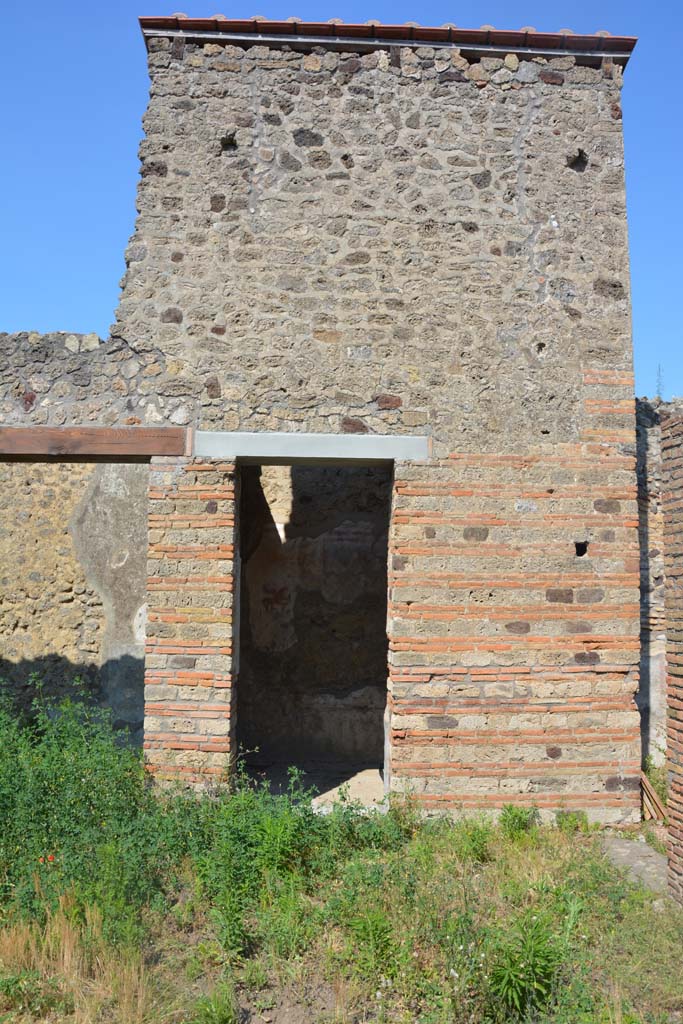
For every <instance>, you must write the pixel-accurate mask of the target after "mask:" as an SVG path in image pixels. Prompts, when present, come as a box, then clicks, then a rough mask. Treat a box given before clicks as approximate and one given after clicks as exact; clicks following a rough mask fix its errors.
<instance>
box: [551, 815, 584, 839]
mask: <svg viewBox="0 0 683 1024" xmlns="http://www.w3.org/2000/svg"><path fill="white" fill-rule="evenodd" d="M555 822H556V824H557V827H558V828H559V830H560V831H561V832H564V833H565V835H573V834H574V833H575V832H583V833H584V834H586V833H588V832H590V822H589V821H588V815H587V814H586V812H585V811H557V813H556V814H555Z"/></svg>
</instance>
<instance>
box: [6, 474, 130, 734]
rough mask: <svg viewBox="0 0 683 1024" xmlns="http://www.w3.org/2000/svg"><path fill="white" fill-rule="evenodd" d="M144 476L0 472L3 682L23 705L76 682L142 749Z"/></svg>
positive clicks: (53, 693)
mask: <svg viewBox="0 0 683 1024" xmlns="http://www.w3.org/2000/svg"><path fill="white" fill-rule="evenodd" d="M146 492H147V466H145V465H138V464H128V465H108V464H106V463H100V464H94V463H78V462H45V463H42V464H41V463H32V462H21V461H17V462H9V463H4V464H0V644H1V649H0V679H4V680H5V682H6V683H7V684H9V688H10V691H11V693H12V694H13V695H14V696H15V698H17V699H18V701H19V703H20V705H23V706H24V707H26V706H27V705H28V704H30V702H31V700H32V699H33V697H34V696H35V687H34V685H33V681H32V676H33V675H34V674H35V676H37V677H38V678H39V680H40V682H41V684H42V687H43V692H44V693H45V694H48V695H51V696H57V695H60V694H64V693H65V692H68V691H69V688H70V686H71V685H72V684H73V681H74V679H76V678H80V679H81V681H82V682H83V684H84V685H86V686H87V687H88V688H90V689H91V690H93V691H94V692H95V693H96V694H97V695H98V696H100V697H101V698H102V699H103V700H104V701H105V703H107V704H108V705H109V706H110V707H111V708H112V710H113V713H114V719H115V721H116V723H117V724H118V725H119V726H125V727H126V728H128V729H129V731H130V732H131V735H132V738H133V739H134V740H137V741H140V740H141V734H142V718H143V707H142V703H143V693H142V674H143V647H144V611H145V601H146V595H145V574H144V555H145V548H146V535H147V518H146Z"/></svg>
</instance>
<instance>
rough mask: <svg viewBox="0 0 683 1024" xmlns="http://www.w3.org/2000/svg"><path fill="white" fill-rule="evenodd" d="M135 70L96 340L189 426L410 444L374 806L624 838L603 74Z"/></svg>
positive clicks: (343, 64) (251, 67)
mask: <svg viewBox="0 0 683 1024" xmlns="http://www.w3.org/2000/svg"><path fill="white" fill-rule="evenodd" d="M150 72H151V75H152V82H153V87H152V95H151V99H150V105H149V108H148V111H147V114H146V115H145V133H146V137H145V141H144V143H143V145H142V148H141V157H142V174H143V177H142V181H141V184H140V193H139V207H140V216H139V218H138V222H137V227H136V232H135V235H134V237H133V239H132V241H131V245H130V247H129V250H128V253H127V260H128V270H127V273H126V277H125V280H124V287H123V292H122V298H121V303H120V306H119V310H118V313H117V323H116V325H115V327H114V328H113V334H114V337H116V338H120V339H122V340H124V341H125V343H126V344H127V345H128V346H129V347H130V349H131V350H132V351H137V350H140V351H145V350H146V348H147V346H148V345H149V344H150V339H152V338H153V339H154V344H156V345H158V346H159V347H160V348H161V349H162V350H163V351H164V353H165V354H166V358H167V360H169V361H170V362H171V363H172V364H173V365H174V366H177V367H178V374H179V376H180V378H181V379H184V378H188V377H190V378H192V379H196V380H198V381H201V382H202V390H201V395H200V398H199V401H198V403H197V404H196V405H194V406H193V411H194V413H195V414H196V416H197V417H198V420H199V423H200V425H201V426H203V427H205V428H222V429H246V430H290V431H298V430H308V431H325V432H330V431H332V432H337V431H342V432H343V431H349V430H351V431H369V432H381V433H391V432H408V433H428V434H430V435H431V437H432V440H433V451H434V461H433V463H432V464H430V465H428V466H424V467H420V466H417V465H416V466H411V465H405V466H397V467H396V480H395V494H394V515H393V520H392V528H391V548H392V555H391V559H392V561H391V567H390V569H391V576H390V625H389V638H390V672H391V681H390V689H391V693H390V701H391V741H392V742H391V758H390V760H391V764H390V766H388V767H390V768H391V772H392V785H393V786H394V787H396V788H400V787H403V786H405V785H406V784H410V786H411V787H412V788H415V789H417V791H418V792H419V793H420V795H421V797H422V799H423V800H424V801H425V802H426V803H428V804H429V805H431V806H439V807H457V806H462V805H465V806H470V805H472V804H475V803H476V804H477V805H482V804H484V805H487V806H494V807H495V806H499V805H500V804H501V803H503V802H506V801H508V800H510V799H513V800H523V801H529V800H531V799H534V800H536V801H537V802H538V803H539V804H540V805H542V806H543V807H544V808H547V809H551V808H553V807H558V806H571V807H581V808H585V809H587V810H588V812H589V813H590V814H591V815H592V816H594V817H600V818H602V819H603V820H628V819H632V818H635V817H637V815H638V770H639V766H640V749H639V737H638V714H637V710H636V707H635V704H634V699H633V695H634V691H635V689H636V686H637V674H638V628H639V621H638V620H639V609H638V548H637V508H636V491H635V472H634V470H635V431H634V408H633V380H632V375H631V371H632V365H631V350H630V339H629V331H630V324H629V302H628V266H627V241H626V219H625V207H624V186H623V152H622V138H621V122H620V117H621V108H620V105H619V88H620V71H619V69H617V68H616V67H615V66H613V65H611V64H605V66H604V67H602V68H600V69H595V68H587V67H577V66H575V63H574V60H573V59H572V58H559V59H555V60H550V61H545V60H543V59H541V60H538V61H522V62H519V61H518V60H517V58H516V57H514V56H511V57H510V58H508V59H506V60H504V59H502V58H501V59H493V58H489V59H484V60H482V61H481V62H477V63H473V64H470V63H468V62H467V61H466V60H465V59H464V58H463V57H462V56H461V55H460V54H459V53H458V51H457V50H452V51H445V52H444V51H434V50H431V49H430V48H428V47H423V48H419V49H417V50H416V49H412V48H406V49H404V50H401V51H400V52H396V51H392V52H391V53H388V52H386V51H382V50H379V51H376V52H373V53H368V54H355V53H336V52H332V51H327V52H326V51H323V50H321V51H314V52H310V53H298V52H290V51H287V50H286V49H279V48H273V49H269V48H267V47H263V46H253V47H250V48H244V49H243V48H239V47H231V46H226V47H218V46H215V45H213V44H207V45H204V46H202V45H199V44H197V45H194V44H187V45H185V46H184V47H183V46H182V45H180V46H179V45H178V44H174V45H173V46H172V45H171V42H170V40H163V39H161V40H153V41H152V42H151V43H150ZM596 222H598V223H599V224H600V230H599V231H596ZM585 544H587V545H588V547H587V550H586V553H585V554H577V545H579V548H578V550H579V551H580V550H582V545H585Z"/></svg>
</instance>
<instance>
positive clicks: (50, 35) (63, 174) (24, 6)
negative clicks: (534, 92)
mask: <svg viewBox="0 0 683 1024" xmlns="http://www.w3.org/2000/svg"><path fill="white" fill-rule="evenodd" d="M250 2H251V7H247V6H242V7H239V8H233V7H223V9H222V13H223V14H225V15H226V16H228V17H244V16H252V15H255V14H258V15H262V16H264V17H269V18H286V17H289V16H291V15H296V16H297V17H299V18H301V19H309V20H313V19H315V20H326V19H327V18H333V17H336V18H342V19H343V20H344V21H367V20H368V19H370V18H373V19H378V20H380V21H388V22H393V23H395V22H403V21H416V22H419V23H420V24H422V25H440V24H442V23H443V22H446V21H448V22H454V23H455V24H457V25H461V26H463V27H467V28H471V27H478V26H479V25H482V24H487V25H494V26H495V27H496V28H520V27H521V26H523V25H532V26H534V28H536V29H538V30H539V31H556V30H558V29H561V28H571V29H573V30H574V31H575V32H595V31H598V30H600V29H607V30H608V31H609V32H612V33H613V34H623V35H637V36H639V37H640V41H639V43H638V46H637V48H636V51H635V54H634V57H633V58H632V60H631V63H630V64H629V67H628V69H627V72H626V85H625V88H624V96H623V107H624V132H625V139H626V166H627V186H628V207H629V233H630V243H631V278H632V288H633V314H634V323H633V327H634V342H635V361H636V391H637V393H638V394H639V395H645V394H647V395H654V394H655V393H656V390H657V375H658V367H661V380H662V389H661V390H662V394H663V396H664V397H665V398H669V397H671V396H672V395H676V394H677V395H683V326H682V318H681V306H680V305H679V299H681V298H682V297H683V281H682V280H681V272H682V268H683V263H682V261H681V259H680V252H681V246H682V244H683V202H682V198H683V196H682V193H683V133H682V132H681V125H682V123H683V118H682V117H681V101H680V86H679V81H678V73H679V66H680V39H681V37H682V36H683V3H681V2H680V0H651V2H650V3H644V2H643V0H603V2H600V0H593V2H586V0H572V2H568V0H567V2H565V0H560V2H552V0H551V2H550V3H549V2H548V0H545V2H538V0H524V2H516V0H515V2H512V0H509V2H502V0H481V2H479V3H476V4H475V3H471V2H467V0H461V2H460V3H459V4H458V5H457V8H456V9H453V7H452V6H451V5H449V4H446V3H443V2H438V0H426V2H425V0H421V2H420V3H416V2H415V0H396V2H394V3H392V4H389V3H387V0H366V2H363V3H360V2H351V0H335V2H334V3H332V2H328V0H318V2H316V3H313V2H312V0H293V5H292V6H291V7H290V6H288V5H285V4H284V3H283V0H250ZM164 3H165V6H164ZM173 3H176V4H178V3H180V4H181V9H182V10H183V11H184V12H185V13H186V14H188V15H190V16H203V17H206V16H207V15H212V14H215V13H216V10H217V9H219V10H220V8H218V3H217V0H201V2H195V0H173ZM173 10H174V8H172V7H171V6H170V4H169V0H163V3H162V2H161V0H144V2H143V0H115V2H111V0H110V2H107V0H100V2H99V3H97V4H95V3H93V2H92V0H90V2H86V0H73V2H65V0H61V2H60V0H50V2H47V0H9V3H8V4H5V5H4V10H3V19H2V27H3V56H2V62H1V64H0V86H1V88H2V97H3V100H2V104H1V105H0V128H1V130H2V136H1V137H2V159H0V186H1V188H0V197H1V198H0V217H1V220H0V224H1V225H2V244H1V245H0V331H1V330H8V331H16V330H37V331H48V330H70V331H86V332H88V331H97V332H98V333H99V334H101V335H103V336H105V337H106V335H107V333H108V329H109V325H110V323H111V321H112V319H113V311H114V308H115V305H116V301H117V295H118V282H119V279H120V277H121V275H122V273H123V270H124V264H123V250H124V248H125V245H126V243H127V240H128V237H129V235H130V234H131V232H132V229H133V221H134V217H135V187H136V183H137V176H138V160H137V147H138V142H139V139H140V136H141V127H140V118H141V116H142V113H143V110H144V107H145V104H146V100H147V85H148V82H147V72H146V65H145V51H144V46H143V42H142V38H141V35H140V32H139V28H138V25H137V16H138V15H140V14H170V13H173ZM674 76H676V77H674Z"/></svg>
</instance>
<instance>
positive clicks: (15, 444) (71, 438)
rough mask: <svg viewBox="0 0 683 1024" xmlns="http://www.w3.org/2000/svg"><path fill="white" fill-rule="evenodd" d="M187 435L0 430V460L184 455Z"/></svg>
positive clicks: (174, 430)
mask: <svg viewBox="0 0 683 1024" xmlns="http://www.w3.org/2000/svg"><path fill="white" fill-rule="evenodd" d="M187 434H188V432H187V430H186V429H185V427H0V459H1V458H2V457H3V456H9V457H16V456H24V457H30V458H35V459H38V458H40V457H41V456H42V457H44V458H46V457H49V458H55V457H59V456H77V457H78V456H81V457H83V458H88V457H90V456H96V457H102V456H105V455H108V456H111V457H112V458H114V459H115V458H117V457H118V458H131V457H133V458H145V457H151V456H152V455H185V453H186V449H187Z"/></svg>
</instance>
